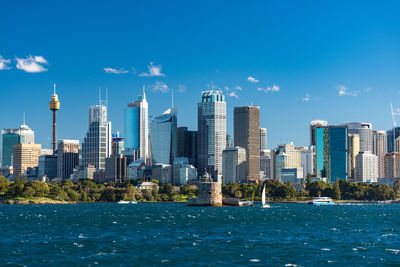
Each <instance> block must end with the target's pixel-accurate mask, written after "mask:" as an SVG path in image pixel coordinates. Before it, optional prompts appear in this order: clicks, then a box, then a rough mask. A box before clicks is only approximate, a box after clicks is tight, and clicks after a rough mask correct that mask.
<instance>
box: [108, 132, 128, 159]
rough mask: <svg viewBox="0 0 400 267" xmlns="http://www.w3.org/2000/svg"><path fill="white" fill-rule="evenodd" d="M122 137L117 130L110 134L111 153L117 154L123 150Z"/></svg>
mask: <svg viewBox="0 0 400 267" xmlns="http://www.w3.org/2000/svg"><path fill="white" fill-rule="evenodd" d="M124 139H125V138H123V137H122V136H121V135H120V133H119V132H117V133H116V134H113V135H112V144H111V148H112V151H111V154H112V155H119V154H122V152H123V151H124Z"/></svg>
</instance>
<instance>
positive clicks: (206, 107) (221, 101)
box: [197, 91, 226, 182]
mask: <svg viewBox="0 0 400 267" xmlns="http://www.w3.org/2000/svg"><path fill="white" fill-rule="evenodd" d="M197 122H198V159H197V160H198V171H199V175H203V174H205V173H206V172H207V173H209V174H210V175H211V177H213V178H214V179H215V180H217V181H219V182H221V175H222V151H223V150H224V149H225V148H226V102H225V96H224V95H223V93H222V91H205V92H202V93H201V102H200V103H198V120H197Z"/></svg>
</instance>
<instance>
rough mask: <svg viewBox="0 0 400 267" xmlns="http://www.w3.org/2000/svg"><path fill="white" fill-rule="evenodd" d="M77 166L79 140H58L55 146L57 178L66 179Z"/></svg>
mask: <svg viewBox="0 0 400 267" xmlns="http://www.w3.org/2000/svg"><path fill="white" fill-rule="evenodd" d="M78 165H79V140H67V139H63V140H59V141H58V144H57V178H63V179H68V178H69V177H70V176H71V175H72V174H73V171H74V168H76V167H77V166H78Z"/></svg>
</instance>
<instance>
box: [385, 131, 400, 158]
mask: <svg viewBox="0 0 400 267" xmlns="http://www.w3.org/2000/svg"><path fill="white" fill-rule="evenodd" d="M386 135H387V151H388V152H394V140H395V139H396V138H397V137H399V136H400V127H396V128H394V129H391V130H388V131H386Z"/></svg>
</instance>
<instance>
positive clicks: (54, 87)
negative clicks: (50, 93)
mask: <svg viewBox="0 0 400 267" xmlns="http://www.w3.org/2000/svg"><path fill="white" fill-rule="evenodd" d="M54 94H56V84H54Z"/></svg>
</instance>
